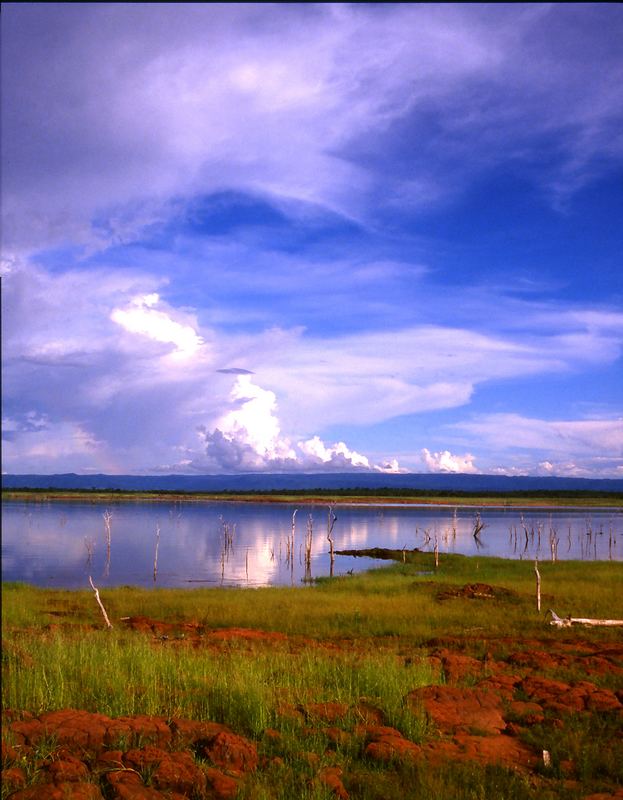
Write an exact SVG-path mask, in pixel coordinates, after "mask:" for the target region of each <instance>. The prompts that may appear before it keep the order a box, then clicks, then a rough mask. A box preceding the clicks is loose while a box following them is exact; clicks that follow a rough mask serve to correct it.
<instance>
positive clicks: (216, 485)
mask: <svg viewBox="0 0 623 800" xmlns="http://www.w3.org/2000/svg"><path fill="white" fill-rule="evenodd" d="M2 487H3V488H4V489H17V488H28V489H100V490H101V489H103V490H121V491H179V492H224V491H231V492H270V491H278V490H301V491H311V490H313V489H323V490H338V489H358V488H361V489H366V490H370V489H401V490H404V489H413V490H416V491H435V492H446V491H447V492H451V491H454V492H535V491H538V492H561V491H562V492H569V491H571V492H582V491H589V492H606V493H610V492H613V493H614V492H623V479H596V478H560V477H538V476H517V477H509V476H505V475H459V474H446V473H434V474H431V473H424V474H418V473H406V474H399V475H388V474H381V473H373V472H343V473H313V474H309V473H307V474H302V473H289V474H267V473H252V474H250V473H246V474H243V475H76V474H74V473H68V474H65V475H3V476H2Z"/></svg>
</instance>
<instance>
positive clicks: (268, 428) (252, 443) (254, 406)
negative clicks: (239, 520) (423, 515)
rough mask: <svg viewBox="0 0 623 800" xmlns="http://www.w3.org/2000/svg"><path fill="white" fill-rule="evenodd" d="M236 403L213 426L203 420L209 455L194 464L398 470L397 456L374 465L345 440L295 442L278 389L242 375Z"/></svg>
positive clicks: (231, 469)
mask: <svg viewBox="0 0 623 800" xmlns="http://www.w3.org/2000/svg"><path fill="white" fill-rule="evenodd" d="M230 402H231V405H232V406H233V408H232V409H231V410H230V411H228V412H227V413H226V414H225V415H223V416H222V417H221V418H220V419H219V420H218V421H217V423H216V427H215V428H214V429H213V430H208V429H207V428H206V426H199V427H198V429H197V430H198V433H199V435H200V437H201V439H202V441H203V442H204V444H205V454H206V456H207V459H201V458H200V459H198V460H197V461H196V462H195V463H194V464H193V467H194V468H195V469H202V468H203V469H218V470H219V471H226V472H236V471H241V472H244V471H269V472H270V471H285V470H287V471H309V472H315V471H318V472H321V471H325V470H331V471H350V470H354V469H355V470H356V469H363V470H372V469H374V470H376V471H382V472H396V471H399V470H400V467H399V465H398V463H397V462H396V461H395V460H392V461H389V462H387V463H385V464H380V465H371V464H370V462H369V460H368V459H367V458H366V456H364V455H362V454H361V453H357V452H356V451H354V450H351V449H350V448H349V447H347V445H346V444H345V443H344V442H337V443H335V444H332V445H327V444H325V443H324V442H323V441H322V439H321V438H320V437H319V436H317V435H315V436H313V437H312V438H311V439H308V440H306V441H299V442H297V443H296V444H294V443H292V442H291V441H290V439H289V438H287V437H285V436H283V435H282V433H281V429H280V424H279V419H278V417H277V398H276V397H275V394H274V392H271V391H269V390H266V389H262V388H261V387H260V386H257V385H256V384H254V383H253V382H252V381H251V379H250V377H248V376H247V375H240V376H239V377H238V378H237V379H236V382H235V384H234V386H233V388H232V391H231V395H230Z"/></svg>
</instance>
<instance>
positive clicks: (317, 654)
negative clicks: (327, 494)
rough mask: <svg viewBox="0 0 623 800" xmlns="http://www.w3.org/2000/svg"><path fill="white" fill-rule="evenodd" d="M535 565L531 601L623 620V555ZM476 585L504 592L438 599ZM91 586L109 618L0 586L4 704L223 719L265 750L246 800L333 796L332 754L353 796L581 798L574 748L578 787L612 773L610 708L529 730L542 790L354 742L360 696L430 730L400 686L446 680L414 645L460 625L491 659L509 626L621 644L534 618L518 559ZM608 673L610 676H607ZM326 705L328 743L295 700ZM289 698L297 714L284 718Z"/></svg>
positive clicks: (428, 559)
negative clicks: (301, 577)
mask: <svg viewBox="0 0 623 800" xmlns="http://www.w3.org/2000/svg"><path fill="white" fill-rule="evenodd" d="M337 558H338V559H339V558H340V557H337ZM338 563H339V561H338ZM346 563H347V562H346ZM540 570H541V576H542V592H543V607H544V609H547V608H549V607H551V608H554V609H555V610H556V611H557V613H558V614H560V615H561V616H563V615H566V614H572V615H574V616H593V617H623V593H621V592H620V586H621V583H622V580H623V566H622V565H621V564H619V563H616V562H596V563H585V562H583V563H581V562H567V561H563V562H561V561H558V562H556V563H545V562H543V563H541V564H540ZM431 573H432V574H431ZM473 583H487V584H490V585H493V586H496V587H503V588H504V589H506V590H508V591H507V592H506V593H501V594H500V596H499V597H497V598H496V599H488V600H486V601H485V600H470V599H466V598H465V597H461V596H457V597H449V599H445V600H440V599H439V598H440V596H441V595H442V593H443V590H444V589H447V588H448V587H449V586H450V587H461V586H463V585H465V584H473ZM101 594H102V600H103V602H104V603H105V605H106V608H107V610H108V613H109V615H110V617H111V621H112V622H113V624H114V626H115V627H114V629H113V630H110V631H107V630H105V629H104V626H103V624H102V619H101V614H100V611H99V609H98V607H97V604H96V603H95V601H94V599H93V595H92V592H91V591H90V590H87V589H85V590H84V591H73V592H70V591H59V590H43V589H36V588H34V587H31V586H27V585H23V584H4V586H3V603H2V626H3V627H2V635H3V652H2V677H3V681H2V699H3V707H4V708H13V709H27V710H29V711H31V712H33V713H35V714H39V713H41V712H43V711H47V710H54V709H61V708H67V707H73V708H81V709H85V710H89V711H97V712H100V713H104V714H107V715H109V716H111V717H117V716H124V715H137V714H147V715H158V716H163V717H165V718H167V719H171V718H173V717H183V718H189V719H199V720H213V721H215V722H222V723H225V724H227V725H229V726H231V728H232V729H233V730H235V731H236V732H239V733H242V734H246V735H248V736H250V737H252V738H253V739H254V741H255V742H256V743H257V744H258V748H259V750H260V754H261V755H262V756H266V757H267V759H268V766H267V767H266V769H262V770H259V771H258V772H257V773H256V774H255V775H254V776H253V778H252V779H249V780H248V781H246V782H245V784H244V785H243V787H242V788H241V792H240V798H241V800H251V798H253V800H258V799H261V798H267V799H268V798H271V800H273V798H276V799H277V800H286V798H287V800H291V798H293V797H296V798H308V800H327V798H329V797H331V796H332V794H331V792H330V790H329V789H328V787H326V786H323V785H322V784H321V783H319V781H318V779H317V777H318V772H319V769H320V768H321V767H322V766H323V765H325V764H329V763H330V764H331V765H333V766H335V765H337V766H343V767H344V783H345V786H346V789H347V790H348V791H349V793H350V794H351V796H352V797H353V798H358V799H359V800H392V799H393V798H396V800H398V798H400V800H403V798H405V797H417V798H422V799H423V800H437V799H438V798H444V800H445V798H448V800H452V799H453V798H456V800H479V798H483V800H484V799H485V798H487V799H488V798H493V797H495V798H501V799H502V800H528V799H529V800H535V798H537V797H538V798H539V800H547V799H548V798H557V799H558V798H566V799H568V798H574V797H576V796H577V797H580V796H582V795H581V792H580V791H579V790H578V791H577V792H575V793H574V790H569V788H568V787H567V786H566V785H565V784H564V783H563V776H564V770H563V764H564V762H565V761H573V762H574V764H575V767H574V769H575V770H576V776H577V778H578V780H580V781H583V782H584V783H583V784H582V785H583V786H588V785H591V786H601V782H605V783H608V782H609V783H610V785H612V784H616V785H621V784H622V783H623V775H622V774H621V769H620V766H619V765H620V764H621V763H623V754H622V753H621V747H620V739H616V736H617V733H616V730H615V727H616V720H614V718H609V717H608V716H607V715H579V716H578V718H577V720H573V721H572V724H570V725H565V728H564V729H563V730H558V729H557V728H556V727H555V726H553V725H551V724H549V721H548V720H547V719H546V721H545V722H544V723H543V724H542V725H541V726H538V725H537V726H533V727H532V728H531V729H530V731H529V733H528V734H526V735H527V737H528V739H529V742H528V743H529V744H530V745H531V746H532V747H533V748H534V749H535V750H536V751H537V752H540V751H541V750H543V749H547V750H549V751H550V753H551V755H552V764H553V768H552V769H551V770H550V771H549V772H547V773H546V772H544V773H543V775H541V777H540V783H539V785H538V788H535V786H534V785H531V784H530V783H529V781H528V780H527V779H526V778H524V777H522V776H520V775H517V774H515V773H514V772H513V771H512V770H505V769H501V768H492V767H482V766H477V765H465V764H451V763H450V764H446V765H441V766H439V767H436V766H434V765H431V764H427V765H426V767H425V768H424V767H419V766H417V765H412V766H406V765H404V764H399V763H397V764H392V765H391V768H389V767H387V765H378V764H375V763H373V762H371V761H369V760H367V759H366V758H365V757H364V756H363V753H364V745H365V743H364V742H363V740H362V739H361V738H359V737H358V736H357V735H355V734H354V731H355V729H356V726H357V724H358V723H359V722H361V721H362V720H361V718H360V717H359V716H358V713H359V712H358V707H360V706H361V704H362V703H365V704H366V705H367V706H372V707H374V708H377V709H379V710H380V711H381V712H382V715H383V718H384V722H385V724H387V725H390V726H392V727H395V728H398V729H399V730H400V731H401V733H402V734H403V735H404V736H406V737H407V738H408V739H410V740H412V741H415V742H418V741H420V740H422V739H423V738H425V737H427V734H430V731H427V728H426V721H425V719H424V716H423V714H421V713H418V711H417V709H415V710H412V709H410V708H409V707H408V706H407V704H406V701H405V698H406V696H407V695H408V693H409V692H410V691H412V690H413V689H415V688H417V687H419V686H423V685H427V684H430V683H437V682H440V681H441V676H440V675H439V674H437V673H435V672H434V671H433V670H432V669H431V667H430V665H429V662H428V661H426V660H425V658H424V657H425V656H426V654H427V652H428V650H429V646H430V642H431V641H432V640H435V639H436V638H437V637H440V638H442V639H443V638H444V637H453V636H457V637H465V638H466V639H469V642H470V653H471V654H472V655H475V656H476V657H484V655H485V654H486V653H487V652H489V650H490V649H491V646H492V645H491V642H493V646H494V648H496V649H495V650H494V653H493V655H494V657H496V656H497V655H500V656H503V655H507V652H506V651H505V650H504V648H505V645H504V644H503V643H502V642H501V640H505V639H511V640H512V639H516V640H517V641H516V642H515V641H513V644H512V647H513V649H516V648H517V647H519V648H520V647H521V644H520V642H521V639H522V637H525V638H527V639H531V638H538V639H539V641H540V642H543V647H544V649H546V647H547V641H548V640H550V639H551V641H556V642H559V641H560V640H561V639H563V638H564V640H565V642H566V644H567V645H572V644H573V641H574V639H577V641H578V644H579V643H580V641H581V640H586V639H587V638H589V639H590V640H591V641H594V642H610V641H620V632H617V631H616V630H612V629H610V630H609V629H592V630H585V629H579V630H576V629H573V628H572V629H568V630H565V631H564V632H561V631H558V630H556V629H554V628H551V627H550V626H548V625H547V624H546V619H545V615H544V614H537V613H536V611H535V603H534V572H533V564H532V563H530V562H519V561H516V562H510V561H504V560H501V559H492V558H486V557H474V558H464V557H461V556H448V555H445V554H443V553H440V554H439V568H438V569H437V570H435V569H434V555H433V554H432V553H411V552H407V554H406V557H405V562H404V563H402V552H401V551H400V561H399V562H398V563H396V564H393V565H391V566H389V567H388V568H385V569H381V570H375V571H373V572H370V573H366V574H357V575H352V576H344V577H339V578H334V579H323V580H320V581H317V582H315V583H314V584H312V585H310V586H305V587H301V588H298V589H287V588H262V589H246V590H229V589H228V590H222V589H192V590H169V589H155V588H153V589H140V588H134V587H119V588H116V589H102V590H101ZM124 616H126V617H127V616H146V617H150V618H152V619H156V620H162V621H165V622H168V623H182V622H185V621H196V622H198V623H199V624H200V625H201V626H203V628H204V639H203V640H201V639H200V640H199V641H198V642H196V644H197V646H196V647H195V646H193V644H192V643H191V642H189V641H184V640H183V639H181V638H180V639H178V638H177V637H176V636H171V637H170V639H169V640H166V641H164V640H161V639H158V638H157V637H155V636H152V635H150V634H144V633H139V632H137V631H133V630H129V629H125V628H124V626H123V623H122V622H121V617H124ZM228 627H239V628H252V629H256V630H257V629H259V630H264V631H275V632H281V633H284V634H287V635H288V638H287V639H271V640H266V641H264V640H259V641H249V640H244V639H232V640H229V641H219V642H215V641H214V640H210V638H209V637H208V636H205V632H207V631H211V630H214V629H219V628H228ZM578 652H581V651H580V650H578ZM562 675H563V673H561V677H562ZM566 677H567V678H571V677H577V678H580V677H582V676H581V674H580V673H577V675H575V674H573V673H572V672H568V674H567V676H566ZM592 679H593V678H591V680H592ZM595 679H596V680H597V678H595ZM600 680H601V679H600ZM603 680H604V685H610V684H609V681H610V678H608V676H604V678H603ZM612 688H615V686H614V685H612ZM321 702H333V703H336V702H339V703H344V704H345V705H347V706H348V707H349V709H350V710H349V712H348V713H347V715H346V717H344V718H343V719H341V720H339V721H338V723H337V724H338V726H339V727H341V728H343V729H344V730H346V731H349V732H351V735H350V736H349V737H347V738H346V739H344V741H343V742H339V743H336V742H332V741H329V738H328V735H327V733H326V730H325V729H324V728H323V726H322V724H319V725H316V724H315V723H314V721H313V719H310V718H307V717H306V715H305V707H306V706H307V705H308V704H310V703H321ZM284 706H286V707H288V708H290V709H294V710H295V712H296V713H294V714H290V715H288V714H284V713H283V709H284ZM267 729H274V730H276V731H277V732H278V733H279V740H278V743H276V742H275V741H273V740H272V739H270V738H269V737H266V735H265V733H266V731H267ZM613 741H614V742H615V745H614V746H613V745H611V742H613ZM47 747H48V749H50V748H53V743H48V744H47ZM617 748H618V749H617ZM48 755H49V754H48ZM277 756H278V758H277ZM42 758H43V756H42ZM40 760H41V759H40ZM33 764H34V762H33ZM33 764H31V765H30V766H29V767H28V769H30V770H31V772H32V770H33V769H35V766H33ZM29 780H36V775H35V774H34V773H33V774H32V775H31V776H30V777H29ZM585 794H586V792H585ZM3 796H4V795H3Z"/></svg>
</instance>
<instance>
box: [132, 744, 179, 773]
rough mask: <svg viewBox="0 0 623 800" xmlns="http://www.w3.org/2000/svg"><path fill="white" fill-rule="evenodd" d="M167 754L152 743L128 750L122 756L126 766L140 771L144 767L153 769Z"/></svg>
mask: <svg viewBox="0 0 623 800" xmlns="http://www.w3.org/2000/svg"><path fill="white" fill-rule="evenodd" d="M168 757H169V754H168V753H166V752H165V751H164V750H161V749H160V748H159V747H156V746H155V745H153V744H148V745H145V747H141V748H135V749H133V750H128V752H127V753H126V754H125V755H124V756H123V763H124V764H125V765H126V767H130V768H131V769H135V770H136V771H137V772H141V771H142V770H144V769H145V768H148V769H150V770H154V769H156V768H157V767H158V765H159V764H160V763H161V762H162V761H166V760H167V758H168Z"/></svg>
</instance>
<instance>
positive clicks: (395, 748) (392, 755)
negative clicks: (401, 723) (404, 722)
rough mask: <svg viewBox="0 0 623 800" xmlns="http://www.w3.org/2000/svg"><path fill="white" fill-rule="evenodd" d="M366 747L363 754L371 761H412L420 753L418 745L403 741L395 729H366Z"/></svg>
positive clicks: (406, 740) (402, 737)
mask: <svg viewBox="0 0 623 800" xmlns="http://www.w3.org/2000/svg"><path fill="white" fill-rule="evenodd" d="M366 733H367V739H368V745H367V746H366V749H365V750H364V754H365V755H366V756H367V757H368V758H371V759H372V760H373V761H382V762H385V763H387V762H391V761H404V760H413V759H415V758H417V757H418V756H419V755H420V753H421V748H420V747H418V745H416V744H414V743H413V742H410V741H409V740H408V739H405V738H404V736H403V735H402V734H401V733H400V731H397V730H396V729H395V728H388V727H378V728H368V729H367V731H366Z"/></svg>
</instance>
